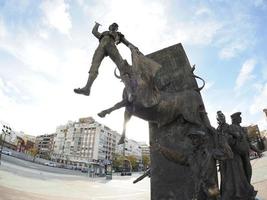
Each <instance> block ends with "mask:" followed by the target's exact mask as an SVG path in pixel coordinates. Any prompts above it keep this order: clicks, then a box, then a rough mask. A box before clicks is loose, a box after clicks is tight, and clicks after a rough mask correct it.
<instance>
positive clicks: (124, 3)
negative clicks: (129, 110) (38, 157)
mask: <svg viewBox="0 0 267 200" xmlns="http://www.w3.org/2000/svg"><path fill="white" fill-rule="evenodd" d="M95 22H99V23H100V24H101V25H102V26H100V28H99V31H100V32H102V31H105V30H107V29H108V26H109V25H110V24H111V23H113V22H117V23H118V24H119V31H120V32H122V33H123V34H124V35H125V37H126V39H127V40H129V41H130V42H131V43H133V44H134V45H135V46H137V47H138V48H139V50H140V51H141V52H143V53H144V54H149V53H152V52H154V51H157V50H160V49H162V48H165V47H168V46H171V45H174V44H177V43H182V45H183V47H184V49H185V51H186V54H187V56H188V59H189V61H190V63H191V65H193V64H196V70H195V74H196V75H198V76H201V77H202V78H203V79H205V81H206V86H205V88H204V89H203V90H202V97H203V100H204V103H205V107H206V110H207V112H208V116H209V119H210V121H211V124H212V125H213V126H214V127H216V125H217V124H216V112H217V111H218V110H222V111H223V112H224V113H225V115H226V119H227V122H228V123H230V122H231V121H230V115H231V114H232V113H234V112H237V111H241V112H242V117H243V123H242V125H243V126H247V125H250V124H258V126H259V128H260V130H264V129H267V120H266V117H265V115H264V113H263V109H264V108H267V100H266V99H267V26H266V22H267V0H235V1H232V0H205V1H203V0H154V1H150V0H135V1H130V0H129V1H128V0H87V1H86V0H72V1H71V0H65V1H64V0H42V1H40V0H20V1H17V0H0V121H3V122H6V123H8V124H9V125H10V126H11V127H12V129H13V130H16V131H23V132H25V133H26V134H31V135H40V134H49V133H54V132H55V131H56V127H57V126H59V125H62V124H66V123H67V122H68V121H69V120H71V121H77V120H78V119H79V118H81V117H87V116H92V117H94V118H95V120H97V121H98V122H100V123H103V124H105V125H107V126H109V127H110V128H111V129H113V130H117V131H118V132H121V131H122V123H123V112H124V109H121V110H119V111H114V113H112V114H110V115H108V116H107V117H106V118H104V119H102V118H99V117H98V116H97V113H98V112H100V111H102V110H103V109H106V108H108V107H110V106H112V105H114V104H115V103H117V102H118V101H120V100H121V98H122V97H121V96H122V90H123V84H122V83H121V82H120V81H119V80H118V79H116V78H115V77H114V74H113V71H114V69H115V64H114V63H113V62H112V61H111V60H110V59H109V58H108V57H107V58H105V59H104V61H103V62H102V64H101V66H100V69H99V76H98V77H97V79H96V81H95V82H94V84H93V86H92V90H91V95H90V96H89V97H87V96H83V95H77V94H75V93H74V92H73V89H74V88H77V87H82V86H84V85H85V83H86V80H87V77H88V71H89V68H90V64H91V59H92V56H93V53H94V51H95V49H96V47H97V45H98V40H97V39H96V38H95V37H94V36H93V35H92V34H91V31H92V28H93V26H94V24H95ZM118 49H119V51H120V52H121V55H122V56H123V58H125V59H127V60H128V61H129V63H131V60H130V58H131V57H130V50H129V49H128V48H127V47H126V46H124V45H123V44H120V45H118ZM127 136H128V137H129V138H131V139H134V140H137V141H146V142H148V138H149V136H148V124H147V122H145V121H143V120H141V119H138V118H135V117H134V118H132V119H131V121H130V122H129V124H128V126H127Z"/></svg>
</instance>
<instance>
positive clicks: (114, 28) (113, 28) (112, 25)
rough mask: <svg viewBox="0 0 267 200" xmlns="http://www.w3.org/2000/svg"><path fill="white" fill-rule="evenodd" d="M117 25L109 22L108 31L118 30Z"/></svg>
mask: <svg viewBox="0 0 267 200" xmlns="http://www.w3.org/2000/svg"><path fill="white" fill-rule="evenodd" d="M118 28H119V27H118V26H117V25H116V24H111V25H110V27H109V30H110V31H117V30H118Z"/></svg>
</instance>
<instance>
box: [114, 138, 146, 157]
mask: <svg viewBox="0 0 267 200" xmlns="http://www.w3.org/2000/svg"><path fill="white" fill-rule="evenodd" d="M118 141H119V140H118ZM118 141H117V144H118ZM124 147H125V152H123V148H124ZM116 153H118V154H121V155H125V156H130V155H132V156H135V157H136V159H137V160H138V161H141V159H142V150H141V147H140V145H139V143H138V142H136V141H135V140H132V139H128V138H125V145H124V144H121V145H117V151H116Z"/></svg>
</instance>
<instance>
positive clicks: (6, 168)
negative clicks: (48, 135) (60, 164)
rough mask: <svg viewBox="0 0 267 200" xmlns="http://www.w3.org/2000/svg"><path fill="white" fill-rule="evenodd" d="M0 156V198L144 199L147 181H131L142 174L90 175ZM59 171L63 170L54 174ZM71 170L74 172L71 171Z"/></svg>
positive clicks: (148, 189) (148, 195)
mask: <svg viewBox="0 0 267 200" xmlns="http://www.w3.org/2000/svg"><path fill="white" fill-rule="evenodd" d="M25 162H27V161H22V160H19V159H17V158H13V157H7V156H4V157H3V161H2V165H1V166H0V200H63V199H64V200H105V199H110V200H125V199H128V200H136V199H140V200H147V199H150V192H149V191H150V181H149V178H145V179H144V180H143V181H142V182H139V183H138V184H133V183H132V182H133V181H134V180H135V179H136V178H137V177H138V176H139V175H141V174H133V175H132V176H113V179H112V180H106V179H105V178H89V177H88V175H87V174H86V173H78V172H77V171H72V170H65V169H59V168H53V167H48V166H41V165H38V164H35V163H31V162H29V163H28V165H29V167H25ZM58 170H63V172H64V173H63V172H61V173H57V171H58ZM72 172H74V173H75V174H70V173H72Z"/></svg>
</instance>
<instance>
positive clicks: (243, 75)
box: [235, 59, 256, 89]
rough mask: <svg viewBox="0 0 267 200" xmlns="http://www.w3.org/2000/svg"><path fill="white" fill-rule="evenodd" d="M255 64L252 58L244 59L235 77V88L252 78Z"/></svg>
mask: <svg viewBox="0 0 267 200" xmlns="http://www.w3.org/2000/svg"><path fill="white" fill-rule="evenodd" d="M255 65H256V61H255V60H254V59H249V60H246V61H245V63H244V64H243V65H242V67H241V70H240V72H239V74H238V77H237V79H236V86H235V89H239V88H241V87H242V86H243V85H244V84H245V83H246V81H248V80H250V79H251V78H253V75H252V72H253V69H254V67H255Z"/></svg>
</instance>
